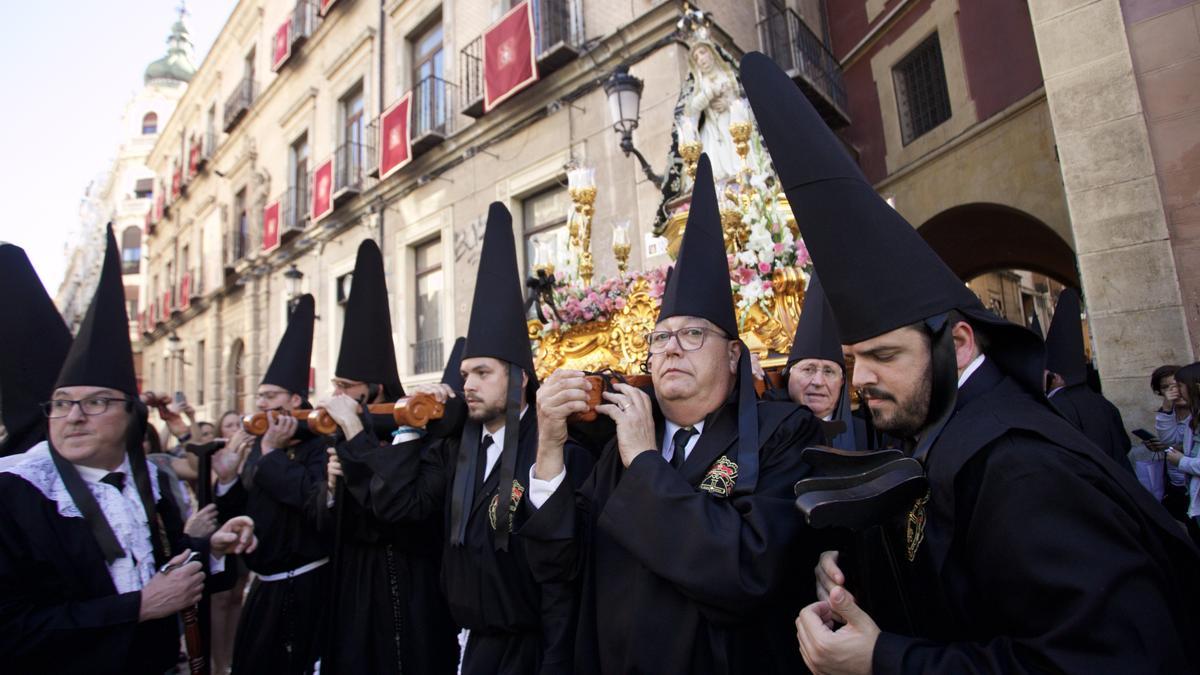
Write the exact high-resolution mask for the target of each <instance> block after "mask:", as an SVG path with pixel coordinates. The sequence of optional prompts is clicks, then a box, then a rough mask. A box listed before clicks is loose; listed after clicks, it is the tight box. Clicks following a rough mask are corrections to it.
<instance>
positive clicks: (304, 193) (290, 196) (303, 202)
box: [281, 176, 311, 232]
mask: <svg viewBox="0 0 1200 675" xmlns="http://www.w3.org/2000/svg"><path fill="white" fill-rule="evenodd" d="M310 181H311V176H310V180H309V181H305V182H304V184H303V185H293V186H291V187H289V188H288V189H287V192H285V193H283V227H282V228H281V231H282V232H302V231H303V230H304V229H305V228H307V227H308V218H309V203H308V198H309V193H308V184H309V182H310Z"/></svg>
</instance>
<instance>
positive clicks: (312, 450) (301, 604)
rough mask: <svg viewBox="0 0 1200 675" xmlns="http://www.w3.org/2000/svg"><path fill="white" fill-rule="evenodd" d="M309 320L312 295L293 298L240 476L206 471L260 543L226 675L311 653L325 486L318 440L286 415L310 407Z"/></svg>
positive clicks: (266, 669) (308, 666)
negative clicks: (261, 422)
mask: <svg viewBox="0 0 1200 675" xmlns="http://www.w3.org/2000/svg"><path fill="white" fill-rule="evenodd" d="M314 316H315V314H314V302H313V297H312V296H311V295H307V294H306V295H302V296H300V297H299V298H298V299H297V300H296V302H295V305H294V307H293V308H292V311H291V315H290V316H289V317H288V325H287V329H286V330H285V331H284V334H283V337H282V338H281V339H280V340H279V346H278V347H277V348H276V350H275V356H274V358H273V359H272V360H271V365H270V366H268V368H267V372H266V374H265V375H264V376H263V379H262V383H261V384H260V385H259V386H258V392H257V395H256V396H255V403H256V406H257V408H258V410H259V412H266V413H273V414H272V415H271V422H270V426H269V427H268V429H267V432H266V433H265V434H263V435H262V437H261V438H259V439H257V440H256V441H255V443H254V446H253V447H252V448H251V449H250V454H249V456H248V457H247V458H246V462H245V465H244V467H243V468H242V472H241V474H240V475H239V474H238V473H237V467H236V466H228V467H227V466H225V465H223V464H217V465H216V466H215V467H214V468H215V469H216V472H217V479H218V483H217V490H216V493H217V498H216V503H217V508H218V509H219V511H220V513H221V515H222V517H226V516H228V515H232V514H241V513H246V514H249V515H250V516H251V517H253V518H254V521H255V522H256V523H258V529H259V537H260V540H261V541H260V543H259V547H258V550H257V551H255V552H254V553H253V554H251V555H247V556H246V565H247V566H248V567H249V568H250V570H251V571H252V572H254V573H255V574H256V575H257V578H256V579H255V580H254V583H253V585H252V586H251V588H250V592H249V594H248V595H247V597H246V604H245V605H244V606H243V607H242V615H241V619H240V620H239V622H238V628H237V635H236V636H235V638H234V645H233V672H234V673H255V674H257V673H287V674H291V673H297V674H303V673H309V672H312V671H313V668H314V663H315V662H316V661H317V659H318V658H319V656H320V646H321V640H320V634H319V630H320V629H321V628H322V627H323V623H322V622H323V618H324V610H325V598H326V592H327V591H326V588H327V586H328V567H327V563H328V562H329V550H330V545H329V537H327V536H325V535H323V534H322V533H321V532H319V531H318V529H317V526H316V515H315V508H316V506H315V504H314V502H315V500H316V498H317V495H318V493H319V491H320V487H321V486H322V485H324V483H325V441H324V439H322V438H321V437H319V436H314V435H312V434H311V433H309V432H308V430H307V428H306V427H301V426H300V425H299V422H298V420H297V419H296V418H295V417H292V416H291V415H290V414H287V413H290V412H291V411H293V410H299V409H303V408H308V407H309V405H308V400H307V398H308V397H307V393H308V383H309V362H310V360H311V357H312V337H313V319H314Z"/></svg>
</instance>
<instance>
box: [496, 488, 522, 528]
mask: <svg viewBox="0 0 1200 675" xmlns="http://www.w3.org/2000/svg"><path fill="white" fill-rule="evenodd" d="M523 496H525V487H524V486H522V485H521V483H520V482H518V481H515V480H514V481H513V482H512V496H511V499H510V500H509V503H508V531H509V532H512V531H513V519H514V518H516V516H517V506H518V505H519V504H520V503H521V497H523ZM499 506H500V491H499V490H497V491H496V494H494V495H492V503H491V504H489V505H488V521H490V522H491V524H492V529H493V530H495V529H496V509H497V508H499Z"/></svg>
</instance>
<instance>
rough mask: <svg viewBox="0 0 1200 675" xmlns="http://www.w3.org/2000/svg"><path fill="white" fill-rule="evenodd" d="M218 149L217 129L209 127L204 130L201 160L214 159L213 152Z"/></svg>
mask: <svg viewBox="0 0 1200 675" xmlns="http://www.w3.org/2000/svg"><path fill="white" fill-rule="evenodd" d="M216 151H217V130H216V129H208V130H206V131H205V132H204V142H203V143H202V144H201V145H200V161H201V163H203V162H204V161H205V160H208V159H212V156H213V153H214V152H216Z"/></svg>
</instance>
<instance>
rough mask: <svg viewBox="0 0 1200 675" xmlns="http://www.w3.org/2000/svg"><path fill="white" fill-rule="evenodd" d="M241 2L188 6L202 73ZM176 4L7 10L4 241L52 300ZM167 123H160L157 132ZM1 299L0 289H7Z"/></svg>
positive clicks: (166, 0) (1, 150) (199, 0)
mask: <svg viewBox="0 0 1200 675" xmlns="http://www.w3.org/2000/svg"><path fill="white" fill-rule="evenodd" d="M235 4H237V3H236V0H191V2H188V3H187V12H188V15H187V16H186V17H185V19H184V22H185V24H186V25H187V27H188V29H189V31H190V32H191V36H192V43H193V45H194V48H195V63H196V65H197V66H199V65H200V62H201V60H202V59H203V58H204V54H205V53H207V52H208V49H209V47H210V46H212V43H213V40H215V39H216V37H217V34H218V33H220V31H221V27H222V26H223V25H224V23H225V20H226V19H227V18H228V17H229V14H230V12H231V11H233V7H234V5H235ZM178 7H179V0H109V1H108V2H93V1H91V0H88V1H78V0H76V1H72V2H66V3H62V2H25V3H9V4H8V6H6V7H5V17H4V18H5V20H4V22H3V24H2V25H0V91H3V92H6V94H5V99H6V100H7V101H8V102H7V103H4V104H0V156H2V157H3V158H4V160H5V161H3V162H0V203H2V204H4V205H5V209H4V211H5V214H4V216H3V217H2V218H0V241H6V242H9V243H13V244H17V245H18V246H21V247H23V248H24V249H25V251H26V253H27V254H28V255H29V258H30V260H31V261H32V262H33V266H34V268H36V269H37V271H38V275H39V276H40V277H41V279H42V283H43V284H44V285H45V286H46V288H47V291H48V292H49V293H50V296H51V297H54V295H55V293H56V292H57V291H58V285H59V283H60V282H61V280H62V276H63V272H64V269H65V267H66V245H67V243H68V242H67V239H68V237H69V236H70V234H71V233H73V232H75V230H76V227H77V225H78V222H79V205H80V201H81V199H82V197H83V194H84V191H85V190H86V189H87V186H88V183H89V182H91V180H92V179H93V178H95V177H96V176H97V175H98V174H100V173H102V172H103V171H104V170H105V169H106V168H107V167H108V166H109V165H110V163H111V162H112V160H113V158H114V157H115V155H116V151H117V145H118V144H119V132H120V121H121V114H122V113H123V112H124V110H125V105H126V104H127V103H128V102H129V100H130V99H131V98H132V97H133V95H134V93H136V92H137V91H138V90H139V89H140V88H141V86H142V75H143V73H144V72H145V69H146V66H147V65H149V64H150V62H151V61H154V60H155V59H158V58H160V57H162V56H163V55H164V54H166V48H167V43H166V40H167V35H168V34H169V33H170V29H171V24H172V23H174V22H175V20H176V18H177V17H178V9H177V8H178ZM164 123H165V120H160V126H162V124H164ZM0 292H2V289H0Z"/></svg>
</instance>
